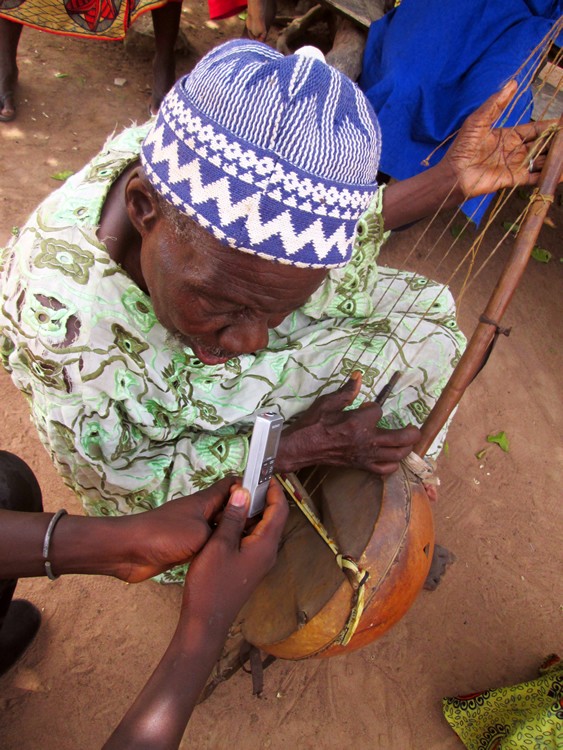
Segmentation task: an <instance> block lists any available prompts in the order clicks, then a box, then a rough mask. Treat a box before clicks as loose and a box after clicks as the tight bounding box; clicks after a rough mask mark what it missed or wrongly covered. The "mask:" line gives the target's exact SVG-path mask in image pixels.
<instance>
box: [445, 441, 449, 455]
mask: <svg viewBox="0 0 563 750" xmlns="http://www.w3.org/2000/svg"><path fill="white" fill-rule="evenodd" d="M444 455H445V457H446V458H449V457H450V446H449V445H448V441H447V440H446V442H445V443H444Z"/></svg>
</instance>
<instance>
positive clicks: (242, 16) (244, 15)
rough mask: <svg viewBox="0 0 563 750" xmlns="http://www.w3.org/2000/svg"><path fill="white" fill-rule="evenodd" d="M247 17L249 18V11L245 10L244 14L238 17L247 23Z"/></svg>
mask: <svg viewBox="0 0 563 750" xmlns="http://www.w3.org/2000/svg"><path fill="white" fill-rule="evenodd" d="M247 16H248V11H247V10H243V11H242V13H239V14H238V17H239V18H240V20H241V21H246V19H247Z"/></svg>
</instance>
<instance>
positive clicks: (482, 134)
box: [438, 81, 557, 203]
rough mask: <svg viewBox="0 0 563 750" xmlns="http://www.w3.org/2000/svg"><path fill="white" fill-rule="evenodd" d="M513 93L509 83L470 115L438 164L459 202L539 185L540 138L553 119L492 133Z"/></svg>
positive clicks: (540, 164) (554, 122)
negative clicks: (512, 188)
mask: <svg viewBox="0 0 563 750" xmlns="http://www.w3.org/2000/svg"><path fill="white" fill-rule="evenodd" d="M516 90H517V83H516V81H511V82H510V83H508V84H507V85H506V86H505V87H504V88H502V89H501V90H500V91H499V92H498V93H497V94H494V95H493V96H491V97H489V99H487V101H486V102H485V103H484V104H482V105H481V106H480V107H479V109H477V110H476V111H475V112H474V113H473V114H472V115H470V116H469V117H468V118H467V120H466V121H465V122H464V123H463V125H462V127H461V130H460V131H459V133H458V135H457V137H456V139H455V140H454V142H453V143H452V145H451V146H450V148H449V149H448V151H447V153H446V155H445V156H444V158H443V159H442V161H441V163H440V164H439V165H438V166H439V167H440V168H441V169H442V170H449V171H450V173H451V174H452V184H453V183H455V182H457V181H459V182H458V187H457V192H458V193H459V195H458V198H459V200H458V202H459V203H461V202H462V201H463V200H468V199H469V198H475V197H477V196H479V195H485V194H486V193H493V192H495V190H499V189H500V188H504V187H512V186H514V185H535V184H536V183H537V181H538V179H539V173H540V171H541V169H542V167H543V164H544V162H545V155H544V153H545V151H546V150H547V149H546V148H543V144H542V140H538V138H539V137H540V136H541V134H542V133H544V131H545V130H547V129H548V128H550V127H552V126H553V125H554V124H557V120H547V121H545V122H536V123H532V122H530V123H527V124H525V125H518V126H516V127H515V128H495V129H494V130H491V127H492V125H493V124H494V123H495V122H496V121H497V120H498V119H499V117H500V116H501V114H502V112H503V110H504V109H505V107H506V106H507V105H508V104H509V102H510V100H511V99H512V98H513V96H514V95H515V93H516ZM531 158H533V171H532V172H530V170H529V165H530V159H531Z"/></svg>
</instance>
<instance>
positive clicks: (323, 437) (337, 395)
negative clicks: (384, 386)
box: [276, 372, 420, 474]
mask: <svg viewBox="0 0 563 750" xmlns="http://www.w3.org/2000/svg"><path fill="white" fill-rule="evenodd" d="M361 385H362V376H361V373H359V372H356V373H353V375H352V377H351V378H350V380H349V381H348V382H347V383H346V384H345V385H343V386H342V388H340V389H339V390H338V391H335V392H334V393H330V394H328V395H326V396H321V398H319V399H317V400H316V401H315V403H314V404H313V405H312V406H310V407H309V408H308V409H307V410H306V411H304V412H303V413H302V414H301V415H300V416H299V417H298V418H297V420H296V421H295V422H294V423H293V424H292V425H291V427H288V428H287V429H286V430H284V431H283V432H282V437H281V440H280V447H279V450H278V455H277V458H276V471H296V470H297V469H301V468H303V467H305V466H311V465H313V464H324V465H326V466H347V467H350V468H355V469H365V470H367V471H372V472H374V473H376V474H391V473H393V472H394V471H396V470H397V469H398V468H399V461H400V460H401V459H402V458H405V456H408V454H409V453H410V452H411V450H412V448H413V446H414V444H415V443H416V442H417V441H418V439H419V438H420V430H418V428H417V427H412V426H409V427H404V428H403V429H401V430H384V429H381V428H379V427H378V426H377V425H378V423H379V421H380V419H381V408H380V407H379V406H378V405H377V404H365V405H362V406H361V407H360V408H359V409H352V410H349V411H343V410H344V409H345V407H347V406H349V405H350V404H351V403H352V402H353V401H354V399H355V398H356V396H357V395H358V393H359V392H360V387H361Z"/></svg>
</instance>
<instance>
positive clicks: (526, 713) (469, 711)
mask: <svg viewBox="0 0 563 750" xmlns="http://www.w3.org/2000/svg"><path fill="white" fill-rule="evenodd" d="M539 671H540V676H539V677H538V679H536V680H531V681H530V682H525V683H523V684H521V685H513V686H511V687H506V688H497V689H496V690H486V691H485V692H484V693H476V694H474V695H465V696H461V697H459V698H445V699H444V715H445V717H446V719H447V720H448V722H449V724H450V725H451V727H452V729H454V731H455V732H456V734H457V735H458V737H459V738H460V739H461V740H462V742H463V744H464V745H465V746H466V747H467V748H468V750H558V749H560V748H562V747H563V663H562V662H561V660H560V659H559V657H558V656H556V655H555V654H552V655H551V656H548V657H547V659H545V660H544V662H543V664H542V665H541V667H540V670H539Z"/></svg>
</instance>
